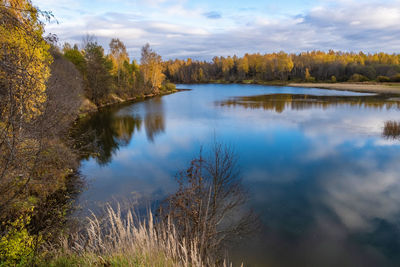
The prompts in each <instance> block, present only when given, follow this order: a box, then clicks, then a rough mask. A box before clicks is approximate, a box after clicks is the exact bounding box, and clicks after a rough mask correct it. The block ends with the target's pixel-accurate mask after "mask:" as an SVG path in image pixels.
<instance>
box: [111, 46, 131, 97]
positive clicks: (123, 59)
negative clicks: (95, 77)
mask: <svg viewBox="0 0 400 267" xmlns="http://www.w3.org/2000/svg"><path fill="white" fill-rule="evenodd" d="M109 46H110V55H109V56H110V58H111V61H112V63H113V67H112V69H111V74H112V75H113V76H114V77H115V84H116V88H117V92H118V93H123V92H124V91H125V92H127V91H129V89H130V88H131V87H133V84H132V82H133V75H134V73H133V70H132V68H131V66H130V64H129V56H128V52H127V50H126V46H125V45H124V43H122V42H121V41H120V40H119V39H118V38H113V39H112V40H111V42H110V45H109Z"/></svg>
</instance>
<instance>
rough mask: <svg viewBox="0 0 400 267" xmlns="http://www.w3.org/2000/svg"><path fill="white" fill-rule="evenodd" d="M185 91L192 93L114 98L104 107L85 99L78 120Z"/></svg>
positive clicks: (166, 93) (172, 91) (161, 93)
mask: <svg viewBox="0 0 400 267" xmlns="http://www.w3.org/2000/svg"><path fill="white" fill-rule="evenodd" d="M183 91H190V89H174V90H171V91H164V92H160V93H158V94H148V95H143V96H134V97H129V98H126V99H123V98H119V97H117V98H114V100H115V101H112V102H108V103H105V104H102V105H99V106H97V105H95V104H94V103H92V102H90V101H89V100H88V99H85V100H84V101H86V104H84V105H85V106H86V107H84V108H83V110H81V111H80V112H79V115H78V119H80V118H83V117H85V116H87V115H89V114H92V113H95V112H98V111H100V110H102V109H105V108H109V107H112V106H115V105H121V104H128V103H135V102H140V101H144V100H146V99H149V98H153V97H156V96H165V95H170V94H174V93H178V92H183Z"/></svg>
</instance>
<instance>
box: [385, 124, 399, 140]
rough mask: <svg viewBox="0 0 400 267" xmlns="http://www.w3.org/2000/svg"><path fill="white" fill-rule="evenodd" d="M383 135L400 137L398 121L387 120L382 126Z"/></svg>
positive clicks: (393, 137) (391, 137) (392, 137)
mask: <svg viewBox="0 0 400 267" xmlns="http://www.w3.org/2000/svg"><path fill="white" fill-rule="evenodd" d="M382 134H383V136H384V137H386V138H389V139H397V138H400V122H397V121H387V122H385V125H384V127H383V133H382Z"/></svg>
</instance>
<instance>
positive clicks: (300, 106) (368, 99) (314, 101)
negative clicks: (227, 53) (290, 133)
mask: <svg viewBox="0 0 400 267" xmlns="http://www.w3.org/2000/svg"><path fill="white" fill-rule="evenodd" d="M216 104H217V105H219V106H228V107H236V106H241V107H244V108H246V109H247V108H250V109H264V110H273V111H275V112H277V113H282V112H283V111H284V110H285V109H289V110H304V109H310V108H323V109H326V108H330V107H337V106H351V107H367V108H375V109H382V108H386V109H391V108H397V109H398V108H400V100H399V99H398V98H394V95H389V94H382V95H364V96H316V95H305V94H269V95H257V96H241V97H235V98H233V99H229V100H226V101H221V102H217V103H216Z"/></svg>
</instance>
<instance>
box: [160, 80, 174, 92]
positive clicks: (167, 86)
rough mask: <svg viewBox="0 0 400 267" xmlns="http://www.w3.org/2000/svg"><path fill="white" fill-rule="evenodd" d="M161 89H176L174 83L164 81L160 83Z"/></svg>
mask: <svg viewBox="0 0 400 267" xmlns="http://www.w3.org/2000/svg"><path fill="white" fill-rule="evenodd" d="M161 90H162V91H168V92H170V91H175V90H176V85H175V84H173V83H170V82H166V83H164V84H163V85H162V87H161Z"/></svg>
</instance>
